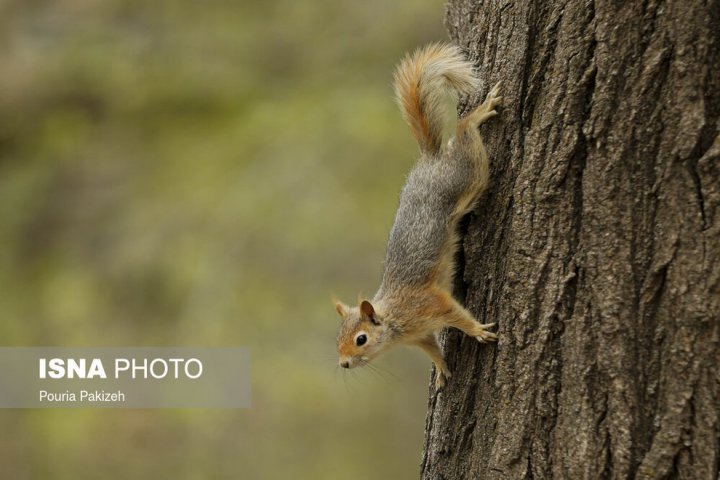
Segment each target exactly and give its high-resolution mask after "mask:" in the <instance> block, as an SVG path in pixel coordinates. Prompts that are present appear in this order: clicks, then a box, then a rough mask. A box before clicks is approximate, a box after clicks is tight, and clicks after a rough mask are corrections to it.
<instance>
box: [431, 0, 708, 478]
mask: <svg viewBox="0 0 720 480" xmlns="http://www.w3.org/2000/svg"><path fill="white" fill-rule="evenodd" d="M446 21H447V26H448V29H449V31H450V35H451V38H452V39H453V40H454V41H455V42H457V44H458V45H460V46H462V47H464V48H466V49H467V51H468V54H469V56H470V57H471V58H472V59H473V60H475V61H476V64H477V65H478V66H479V72H480V77H481V78H482V79H483V80H484V82H485V86H484V88H483V92H482V93H483V94H484V93H486V92H487V91H488V90H489V87H490V86H491V85H492V84H494V83H495V82H497V81H500V80H502V85H503V87H502V93H503V95H504V97H505V106H504V107H502V110H501V113H500V115H499V116H498V117H497V118H496V119H494V120H493V121H492V122H489V123H488V124H487V125H485V126H483V133H484V135H485V138H486V144H487V147H488V151H489V152H490V155H491V158H492V162H493V177H492V186H491V188H490V191H489V192H488V194H487V195H486V196H485V197H484V198H483V199H481V201H480V202H479V204H478V207H477V208H476V210H475V212H473V213H472V214H471V215H470V216H469V217H470V218H469V220H468V221H467V222H466V223H465V225H466V231H465V232H464V242H463V248H462V258H461V259H460V269H459V272H458V284H459V285H458V291H457V293H458V296H459V297H460V298H464V299H465V301H466V305H467V306H468V308H470V310H471V311H472V312H473V313H474V314H475V315H476V317H477V319H478V320H479V321H480V322H481V323H490V322H497V324H498V334H499V338H500V340H499V342H498V344H497V346H495V345H481V344H479V343H478V342H477V341H475V340H474V339H473V338H471V337H468V336H465V335H463V334H462V333H460V332H457V331H448V332H446V333H445V334H444V338H443V342H444V351H445V355H446V357H447V361H448V365H449V367H450V369H451V370H452V372H453V377H452V379H451V380H450V382H449V383H448V385H447V386H446V387H445V389H444V390H442V391H441V392H440V393H439V394H435V393H434V392H433V393H431V396H430V400H429V409H428V416H427V425H426V441H425V451H424V455H423V460H422V477H423V478H425V479H449V480H455V479H464V478H473V479H475V478H497V479H507V478H511V479H521V478H535V479H538V478H567V479H583V478H589V479H598V478H623V479H624V478H657V479H664V478H686V479H713V480H715V479H717V478H719V477H718V465H719V456H720V441H719V435H720V433H719V432H720V423H719V420H718V417H719V415H720V261H719V257H720V209H719V208H718V206H719V204H720V137H719V136H718V131H719V130H720V123H719V122H720V2H718V0H707V1H706V2H704V3H703V2H700V1H691V0H683V1H680V0H670V1H667V2H665V1H653V0H645V1H630V2H619V1H614V2H610V1H598V2H593V1H585V2H581V1H575V2H563V1H557V0H547V1H543V0H535V1H532V2H490V1H480V0H455V1H451V2H450V5H449V7H448V10H447V19H446ZM479 100H480V98H479V96H478V97H477V98H471V99H470V101H469V103H472V104H475V103H477V102H478V101H479Z"/></svg>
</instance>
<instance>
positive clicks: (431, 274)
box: [333, 44, 502, 390]
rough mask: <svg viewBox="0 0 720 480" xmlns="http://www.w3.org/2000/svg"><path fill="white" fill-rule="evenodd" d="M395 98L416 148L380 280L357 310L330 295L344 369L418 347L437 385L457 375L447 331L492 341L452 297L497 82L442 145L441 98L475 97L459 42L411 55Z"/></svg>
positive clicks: (478, 189)
mask: <svg viewBox="0 0 720 480" xmlns="http://www.w3.org/2000/svg"><path fill="white" fill-rule="evenodd" d="M394 86H395V94H396V96H397V101H398V104H399V106H400V109H401V111H402V114H403V117H404V119H405V120H406V121H407V123H408V124H409V125H410V128H411V130H412V133H413V136H414V137H415V139H416V140H417V142H418V145H419V147H420V158H419V159H418V161H417V163H416V164H415V166H414V167H413V168H412V170H411V171H410V173H409V175H408V177H407V181H406V183H405V187H404V188H403V190H402V193H401V195H400V205H399V207H398V210H397V213H396V216H395V221H394V223H393V226H392V229H391V231H390V236H389V239H388V244H387V252H386V256H385V264H384V271H383V276H382V282H381V285H380V288H379V289H378V291H377V293H376V294H375V296H374V297H373V298H372V300H359V302H358V303H359V304H358V306H356V307H349V306H348V305H346V304H344V303H342V302H340V301H339V300H336V299H333V302H334V304H335V309H336V310H337V313H338V314H339V315H340V317H341V318H342V325H341V328H340V332H339V334H338V338H337V351H338V356H339V364H340V366H341V367H343V368H353V367H356V366H362V365H365V364H367V363H368V362H370V361H371V360H372V359H373V358H375V357H377V356H378V355H379V354H380V353H382V352H384V351H386V350H388V349H389V348H390V347H392V346H395V345H415V346H418V347H420V348H421V349H422V350H423V351H424V352H425V353H426V354H427V355H428V356H429V357H430V359H431V360H432V361H433V363H434V364H435V369H436V376H435V388H436V389H438V390H439V389H441V388H442V387H443V386H444V385H445V381H446V379H448V378H450V376H451V373H450V370H449V369H448V367H447V365H446V363H445V360H444V358H443V354H442V351H441V349H440V345H439V344H438V337H437V335H438V332H439V331H440V330H441V329H442V328H443V327H455V328H458V329H460V330H462V331H463V332H465V333H466V334H467V335H470V336H472V337H475V338H476V339H477V340H478V341H479V342H481V343H487V342H495V341H497V336H496V334H495V333H492V332H490V331H488V329H490V328H492V327H494V326H495V324H494V323H489V324H481V323H479V322H478V321H477V320H476V319H475V318H474V317H473V316H472V314H471V313H470V312H468V311H467V310H466V309H465V308H464V307H463V306H462V305H461V304H460V303H459V302H458V301H457V300H455V299H454V298H453V296H452V294H451V289H452V281H453V276H454V273H455V253H456V251H457V249H458V243H459V235H458V232H457V226H458V222H459V221H460V219H461V218H462V217H463V216H464V215H465V214H466V213H468V212H470V210H472V208H473V204H474V203H475V201H476V200H477V199H478V197H479V196H480V195H481V194H482V193H483V192H484V191H485V189H486V187H487V184H488V180H489V160H488V155H487V152H486V150H485V146H484V145H483V140H482V137H481V136H480V132H479V130H478V127H479V125H481V124H482V123H484V122H485V121H487V120H489V119H490V118H492V117H494V116H495V115H497V111H496V110H495V107H497V106H499V105H501V103H502V97H500V96H498V95H499V91H500V84H499V83H498V84H497V85H495V87H493V89H492V90H491V91H490V93H489V94H488V95H487V97H486V99H485V101H484V102H483V103H482V105H480V106H479V107H477V108H475V109H474V110H473V111H472V112H471V113H469V114H468V115H466V116H465V117H464V118H461V119H459V120H458V122H457V126H456V130H455V133H454V135H453V136H452V137H451V138H450V139H449V140H448V141H447V142H446V143H443V130H444V127H445V126H446V124H447V123H448V122H447V120H448V119H447V118H446V117H447V115H446V113H445V111H446V108H445V105H446V103H445V99H446V98H447V95H448V94H451V95H452V94H454V98H455V104H456V106H457V96H458V95H459V94H470V93H473V92H475V91H477V89H478V86H479V80H478V78H477V77H476V76H475V74H474V72H473V65H472V63H470V62H469V61H468V60H467V59H466V58H465V57H464V56H463V54H462V53H461V51H460V49H459V48H458V47H456V46H453V45H449V44H431V45H429V46H427V47H425V48H423V49H420V50H418V51H416V52H415V53H414V54H412V55H407V56H406V57H405V58H404V59H403V60H402V61H401V62H400V64H399V66H398V67H397V69H396V71H395V75H394Z"/></svg>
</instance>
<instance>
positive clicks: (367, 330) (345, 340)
mask: <svg viewBox="0 0 720 480" xmlns="http://www.w3.org/2000/svg"><path fill="white" fill-rule="evenodd" d="M334 303H335V310H337V312H338V315H340V318H342V325H341V326H340V333H338V338H337V352H338V357H339V358H338V363H339V364H340V366H341V367H343V368H353V367H357V366H358V365H364V364H366V363H368V362H369V361H370V360H372V359H373V358H375V357H376V356H377V355H378V354H379V353H380V352H382V350H383V349H384V347H385V340H386V337H387V325H386V324H385V322H384V321H383V318H382V316H381V315H380V314H379V313H378V312H376V311H375V307H373V305H372V304H371V303H370V302H368V301H367V300H362V301H361V302H360V304H359V305H358V306H357V307H349V306H347V305H345V304H344V303H342V302H340V301H338V300H334Z"/></svg>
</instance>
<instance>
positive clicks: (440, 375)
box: [435, 370, 452, 392]
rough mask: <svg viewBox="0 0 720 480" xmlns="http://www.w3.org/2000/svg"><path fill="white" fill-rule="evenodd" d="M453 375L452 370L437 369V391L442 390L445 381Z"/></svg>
mask: <svg viewBox="0 0 720 480" xmlns="http://www.w3.org/2000/svg"><path fill="white" fill-rule="evenodd" d="M450 377H452V373H450V370H444V371H442V372H441V371H440V370H436V371H435V391H436V392H437V391H438V390H441V389H442V388H443V387H444V386H445V381H446V380H447V379H448V378H450Z"/></svg>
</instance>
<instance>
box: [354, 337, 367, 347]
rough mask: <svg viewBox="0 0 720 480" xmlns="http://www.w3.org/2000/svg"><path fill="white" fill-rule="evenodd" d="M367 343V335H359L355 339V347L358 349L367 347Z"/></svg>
mask: <svg viewBox="0 0 720 480" xmlns="http://www.w3.org/2000/svg"><path fill="white" fill-rule="evenodd" d="M365 342H367V335H365V334H362V335H358V336H357V338H356V339H355V345H357V346H358V347H362V346H363V345H365Z"/></svg>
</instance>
